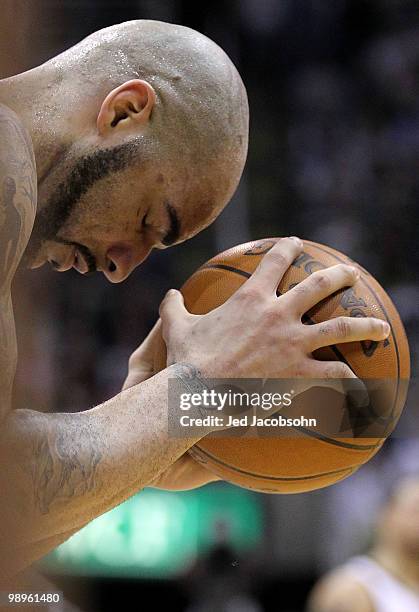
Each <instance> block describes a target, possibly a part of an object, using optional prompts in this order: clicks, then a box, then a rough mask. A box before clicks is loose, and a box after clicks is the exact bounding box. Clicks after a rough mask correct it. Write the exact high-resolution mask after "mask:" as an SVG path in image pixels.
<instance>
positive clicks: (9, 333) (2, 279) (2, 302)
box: [0, 104, 36, 422]
mask: <svg viewBox="0 0 419 612" xmlns="http://www.w3.org/2000/svg"><path fill="white" fill-rule="evenodd" d="M35 212H36V168H35V158H34V153H33V147H32V143H31V141H30V138H29V135H28V133H27V132H26V130H25V128H24V127H23V126H22V124H21V123H20V121H19V119H18V117H17V116H16V115H15V113H14V112H13V111H11V110H10V109H9V108H7V107H5V106H3V105H1V104H0V422H1V421H2V420H3V419H4V417H5V416H6V414H7V413H8V411H9V410H10V402H11V390H12V384H13V378H14V373H15V368H16V337H15V325H14V318H13V308H12V300H11V293H10V291H11V282H12V279H13V276H14V274H15V271H16V268H17V266H18V264H19V261H20V259H21V257H22V254H23V251H24V250H25V247H26V245H27V243H28V240H29V236H30V233H31V231H32V227H33V222H34V218H35Z"/></svg>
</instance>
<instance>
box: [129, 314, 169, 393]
mask: <svg viewBox="0 0 419 612" xmlns="http://www.w3.org/2000/svg"><path fill="white" fill-rule="evenodd" d="M160 334H161V320H160V319H159V320H158V321H157V323H156V324H155V325H154V327H153V328H152V329H151V331H150V332H149V334H148V335H147V336H146V338H145V340H144V341H143V342H142V343H141V344H140V346H139V347H138V348H137V349H136V350H135V351H134V352H133V353H132V355H131V357H130V358H129V361H128V375H127V377H126V379H125V381H124V384H123V386H122V391H125V389H129V388H130V387H132V386H134V385H138V384H139V383H141V382H144V381H145V380H147V379H148V378H150V377H151V376H152V375H153V374H154V353H155V350H156V343H157V342H158V340H159V337H160Z"/></svg>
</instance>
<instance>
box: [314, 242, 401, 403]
mask: <svg viewBox="0 0 419 612" xmlns="http://www.w3.org/2000/svg"><path fill="white" fill-rule="evenodd" d="M307 242H308V243H309V244H310V245H311V246H312V247H313V248H314V249H317V250H318V251H321V252H322V253H326V254H327V255H331V256H332V257H334V258H335V259H336V260H337V261H339V262H340V263H346V262H345V260H344V259H341V258H340V257H338V256H337V255H335V254H334V253H330V251H328V250H327V249H323V248H322V247H320V246H318V245H317V243H314V242H311V241H307ZM360 281H361V282H362V283H364V285H365V286H366V287H367V288H368V289H369V290H370V291H371V293H372V295H373V296H374V297H375V299H376V300H377V302H378V304H379V305H380V308H381V311H382V313H383V314H384V316H385V318H386V321H387V323H388V324H389V325H390V329H391V335H392V336H393V340H394V348H395V350H396V358H397V383H396V392H395V394H394V400H393V405H392V407H391V413H390V414H393V413H394V410H395V407H396V404H397V399H398V397H399V387H400V355H399V347H398V345H397V338H396V334H395V333H394V329H393V325H392V323H391V320H390V317H389V316H388V314H387V310H386V309H385V307H384V305H383V304H382V303H381V300H380V298H379V297H378V295H377V294H376V292H375V291H374V289H373V288H372V287H371V286H370V284H369V283H368V282H367V281H366V280H365V279H364V278H362V276H361V278H360Z"/></svg>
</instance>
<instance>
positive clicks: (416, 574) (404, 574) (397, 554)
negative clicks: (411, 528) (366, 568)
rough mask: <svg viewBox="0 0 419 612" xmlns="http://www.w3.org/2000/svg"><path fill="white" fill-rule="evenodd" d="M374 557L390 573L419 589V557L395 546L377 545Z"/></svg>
mask: <svg viewBox="0 0 419 612" xmlns="http://www.w3.org/2000/svg"><path fill="white" fill-rule="evenodd" d="M372 556H373V558H374V559H375V560H376V561H377V562H378V563H379V564H380V565H381V566H382V567H383V568H384V569H386V570H387V571H388V572H390V574H392V575H393V576H394V577H395V578H397V579H398V580H399V581H400V582H403V583H404V584H405V585H406V586H408V587H410V588H411V589H413V590H415V591H419V557H418V556H413V555H410V554H407V553H406V552H404V551H402V550H400V549H396V548H395V547H390V546H385V545H377V546H376V547H374V549H373V550H372Z"/></svg>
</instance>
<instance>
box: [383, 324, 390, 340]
mask: <svg viewBox="0 0 419 612" xmlns="http://www.w3.org/2000/svg"><path fill="white" fill-rule="evenodd" d="M381 325H382V326H383V332H384V333H385V335H386V337H387V336H388V335H389V333H390V325H389V324H388V323H386V322H385V321H383V322H382V323H381Z"/></svg>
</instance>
